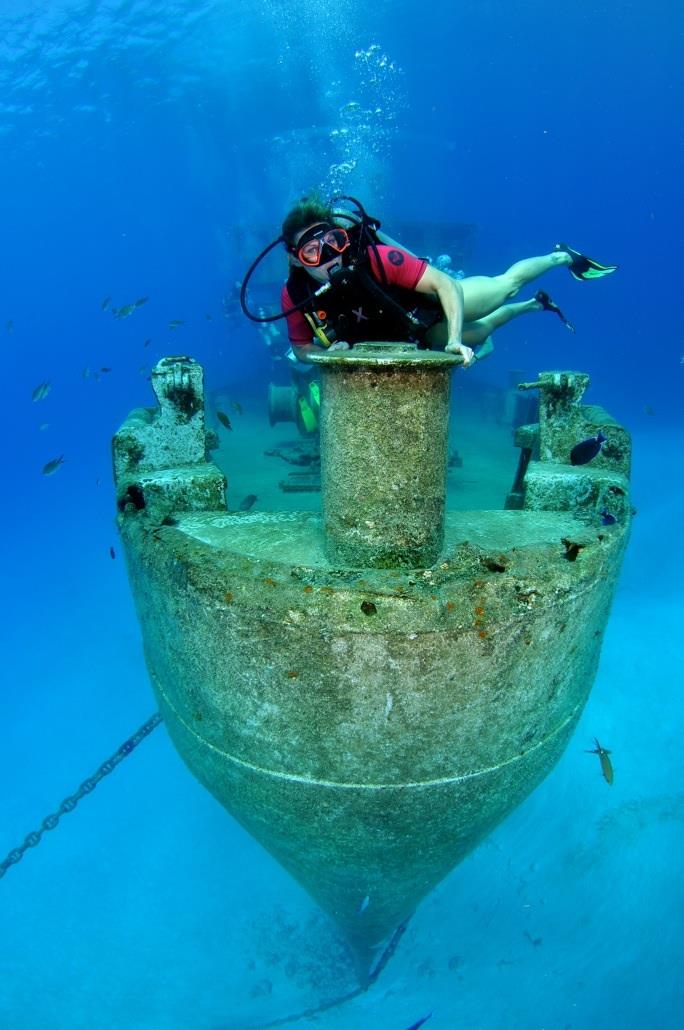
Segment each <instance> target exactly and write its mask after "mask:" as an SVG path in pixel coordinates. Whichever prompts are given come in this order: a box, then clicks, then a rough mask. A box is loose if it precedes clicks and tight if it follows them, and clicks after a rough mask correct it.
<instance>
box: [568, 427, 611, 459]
mask: <svg viewBox="0 0 684 1030" xmlns="http://www.w3.org/2000/svg"><path fill="white" fill-rule="evenodd" d="M605 442H606V437H605V436H604V435H603V433H601V432H599V433H598V434H597V435H596V436H590V437H589V439H588V440H582V442H581V443H576V444H575V446H574V447H573V448H572V450H571V451H570V464H571V465H586V464H587V462H589V461H591V459H592V458H595V457H596V455H597V454H598V453H599V451H600V450H601V447H602V446H603V444H604V443H605Z"/></svg>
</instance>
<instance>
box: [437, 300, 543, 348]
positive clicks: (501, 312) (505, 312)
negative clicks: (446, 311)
mask: <svg viewBox="0 0 684 1030" xmlns="http://www.w3.org/2000/svg"><path fill="white" fill-rule="evenodd" d="M541 310H542V306H541V304H540V303H539V301H538V300H534V298H533V299H532V300H520V301H517V302H516V303H515V304H502V305H501V307H500V308H497V309H496V311H492V312H491V313H490V314H489V315H486V316H485V317H484V318H478V319H476V320H475V321H473V322H467V323H466V324H465V325H464V326H463V342H464V343H465V345H466V347H478V346H479V345H480V344H482V343H484V342H485V340H486V339H487V337H488V336H490V335H491V334H492V333H493V332H494V330H495V329H500V328H501V326H502V325H506V323H507V322H510V321H511V320H512V319H514V318H518V316H519V315H526V314H528V313H529V312H531V311H541ZM447 338H448V333H447V324H446V322H439V323H438V324H437V325H436V326H433V328H432V329H431V330H430V332H429V333H428V335H427V342H428V343H429V344H430V346H431V347H443V346H444V345H445V344H446V342H447Z"/></svg>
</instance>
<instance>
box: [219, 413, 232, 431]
mask: <svg viewBox="0 0 684 1030" xmlns="http://www.w3.org/2000/svg"><path fill="white" fill-rule="evenodd" d="M216 418H217V419H218V420H219V422H220V423H221V425H222V426H224V427H225V428H226V429H232V428H233V427H232V426H231V424H230V419H229V418H228V416H227V415H226V414H225V413H224V412H223V411H217V412H216Z"/></svg>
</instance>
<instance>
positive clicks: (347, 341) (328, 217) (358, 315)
mask: <svg viewBox="0 0 684 1030" xmlns="http://www.w3.org/2000/svg"><path fill="white" fill-rule="evenodd" d="M338 201H350V202H351V203H352V204H353V205H354V209H355V210H354V211H353V212H350V211H348V210H344V209H340V208H339V207H336V206H335V204H336V202H338ZM379 230H380V223H379V222H378V221H377V219H374V218H371V217H370V216H369V215H367V214H366V212H365V211H364V209H363V207H362V205H361V204H360V203H359V202H358V201H357V200H355V198H353V197H334V198H333V199H332V200H331V201H327V202H326V201H324V200H322V199H321V198H320V197H319V196H318V195H316V194H310V195H308V196H306V197H304V198H302V200H300V201H299V203H297V204H296V205H295V206H294V207H293V208H292V209H291V211H290V212H289V213H288V214H287V216H286V217H285V220H284V222H283V226H282V235H281V236H279V237H278V239H277V240H274V241H273V243H271V244H269V246H268V247H267V248H266V249H265V250H264V251H263V252H262V253H261V254H260V255H259V256H258V257H257V259H256V260H255V261H254V263H253V264H252V266H251V267H250V269H249V270H248V272H247V274H246V276H245V279H244V281H243V284H242V291H241V298H240V299H241V304H242V309H243V311H244V313H245V314H246V315H247V316H248V317H249V318H251V319H253V320H254V321H274V320H276V319H278V318H287V326H288V335H289V338H290V343H291V345H292V350H293V356H294V357H295V358H296V359H297V360H299V361H303V362H306V360H307V355H308V354H310V353H311V351H312V349H313V350H323V349H327V350H330V349H333V350H347V349H348V348H349V347H353V345H354V344H355V343H359V342H360V341H362V340H401V341H411V342H415V343H416V345H417V346H418V347H423V348H434V349H444V350H446V351H450V352H453V353H456V354H460V355H461V356H462V358H463V363H464V365H465V366H469V365H471V364H472V363H473V362H474V361H475V360H476V358H482V357H485V356H486V355H487V354H489V353H491V351H492V350H493V344H492V340H491V334H492V333H493V332H494V330H495V329H498V328H500V327H501V326H503V325H505V324H506V323H507V322H510V321H511V320H512V319H514V318H517V317H518V316H519V315H523V314H527V313H528V312H532V311H550V312H552V313H554V314H556V315H558V317H559V318H560V319H561V321H562V322H563V324H564V325H565V326H566V328H568V329H569V330H570V331H572V332H574V326H573V325H572V324H571V323H570V322H568V320H567V319H566V318H565V316H564V315H563V312H562V311H561V310H560V308H559V307H558V305H557V304H555V303H554V302H553V301H552V300H551V298H550V297H549V295H548V294H547V293H545V292H544V291H543V290H539V291H538V292H537V293H536V294H535V296H534V297H532V298H531V299H530V300H524V301H518V302H515V303H509V302H510V301H511V300H512V298H513V297H515V296H516V294H517V293H518V292H519V290H520V289H521V288H523V287H524V286H526V285H527V284H528V283H531V282H533V281H534V280H535V279H537V278H539V276H541V275H544V274H545V273H546V272H548V271H550V270H551V269H552V268H567V269H568V271H569V272H570V273H571V275H572V276H573V277H574V278H575V279H578V280H580V281H587V280H590V279H598V278H602V277H603V276H605V275H609V274H610V273H611V272H614V271H615V270H616V269H617V265H602V264H600V263H599V262H597V261H594V260H593V259H591V258H588V257H586V256H585V255H584V254H582V253H580V252H579V251H577V250H574V249H573V248H572V247H569V246H568V245H567V244H565V243H558V244H556V247H555V248H554V250H553V251H552V252H551V253H550V254H545V255H542V256H540V257H531V258H525V259H524V260H522V261H516V262H515V264H513V265H511V267H510V268H509V269H507V271H505V272H503V273H502V274H501V275H495V276H482V275H476V276H467V277H465V278H463V279H460V280H457V279H455V278H453V277H452V276H450V275H447V274H446V273H445V272H443V271H441V270H440V269H438V268H436V267H434V266H433V265H430V264H429V263H428V262H427V260H425V259H423V258H419V257H416V255H415V254H412V253H411V252H410V251H408V250H407V249H406V248H405V247H403V246H401V245H399V244H397V243H396V241H394V240H393V239H391V237H389V236H387V235H386V234H384V233H382V232H380V231H379ZM280 243H283V244H284V245H285V248H286V250H287V253H288V262H289V266H290V272H289V276H288V279H287V282H286V283H285V285H284V286H283V289H282V292H281V308H282V310H281V312H280V314H278V315H271V316H268V317H267V318H265V317H264V316H255V315H254V314H253V313H252V312H250V311H249V309H248V308H247V304H246V296H247V284H248V281H249V279H250V277H251V275H252V273H253V271H254V269H255V268H256V266H257V265H258V264H259V262H260V261H261V260H262V258H263V257H264V256H265V255H266V254H267V253H268V252H269V251H270V250H271V249H273V248H274V247H275V246H277V245H278V244H280Z"/></svg>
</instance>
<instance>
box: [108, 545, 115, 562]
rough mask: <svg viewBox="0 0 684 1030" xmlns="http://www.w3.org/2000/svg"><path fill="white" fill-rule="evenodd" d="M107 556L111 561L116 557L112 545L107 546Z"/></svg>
mask: <svg viewBox="0 0 684 1030" xmlns="http://www.w3.org/2000/svg"><path fill="white" fill-rule="evenodd" d="M109 557H110V558H111V559H112V561H114V559H115V558H116V551H115V550H114V548H113V547H110V548H109Z"/></svg>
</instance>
